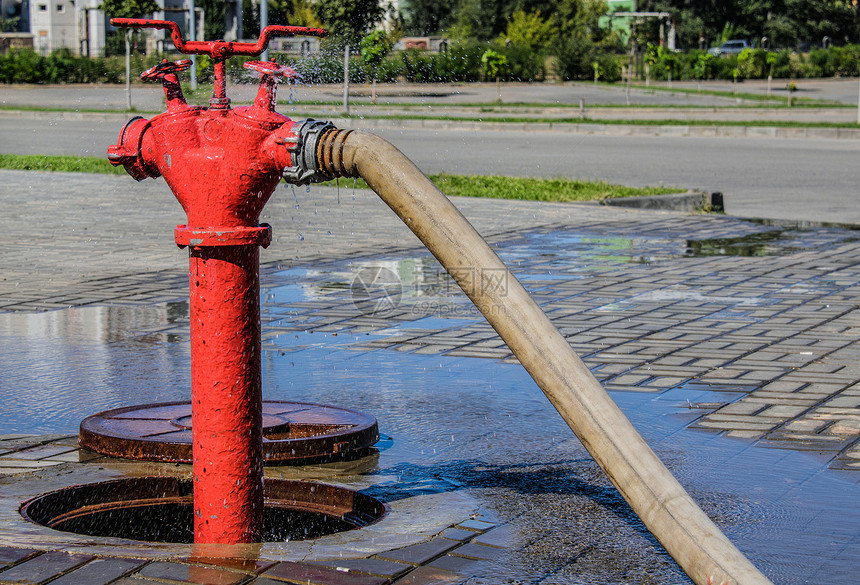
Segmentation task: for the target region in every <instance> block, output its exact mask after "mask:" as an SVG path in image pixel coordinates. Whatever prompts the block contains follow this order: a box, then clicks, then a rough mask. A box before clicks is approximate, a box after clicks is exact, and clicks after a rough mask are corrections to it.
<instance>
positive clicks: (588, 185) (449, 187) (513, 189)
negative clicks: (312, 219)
mask: <svg viewBox="0 0 860 585" xmlns="http://www.w3.org/2000/svg"><path fill="white" fill-rule="evenodd" d="M0 168H3V169H15V170H25V171H55V172H68V173H96V174H110V175H117V174H119V175H122V174H125V169H123V168H122V167H114V166H113V165H111V164H110V163H109V162H108V161H107V159H106V158H96V157H79V156H43V155H20V154H0ZM430 180H431V181H433V182H434V183H435V184H436V185H437V186H438V187H439V189H441V190H442V192H443V193H445V194H446V195H451V196H459V197H490V198H495V199H519V200H523V201H559V202H564V201H592V200H601V199H609V198H613V197H642V196H648V195H661V194H666V193H678V192H679V191H683V189H677V188H673V187H642V188H638V187H624V186H622V185H613V184H611V183H607V182H605V181H578V180H574V179H562V178H557V179H541V178H527V177H500V176H484V175H449V174H445V173H443V174H438V175H430ZM321 185H322V186H329V187H334V186H338V185H339V186H340V187H341V188H355V189H367V188H368V187H367V184H366V183H365V182H364V181H363V180H361V179H357V180H355V181H354V182H353V181H350V180H349V179H342V180H341V181H339V182H338V181H329V182H327V183H321Z"/></svg>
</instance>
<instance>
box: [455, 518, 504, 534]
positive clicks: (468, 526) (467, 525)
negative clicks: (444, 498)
mask: <svg viewBox="0 0 860 585" xmlns="http://www.w3.org/2000/svg"><path fill="white" fill-rule="evenodd" d="M495 526H496V524H495V523H494V522H485V521H484V520H477V519H474V518H473V519H471V520H466V521H465V522H460V523H459V524H458V525H457V526H456V528H463V529H465V530H474V531H476V532H486V531H487V530H490V529H491V528H495Z"/></svg>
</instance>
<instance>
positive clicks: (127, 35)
mask: <svg viewBox="0 0 860 585" xmlns="http://www.w3.org/2000/svg"><path fill="white" fill-rule="evenodd" d="M125 109H126V110H128V111H131V29H130V28H127V29H125Z"/></svg>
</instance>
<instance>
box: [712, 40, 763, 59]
mask: <svg viewBox="0 0 860 585" xmlns="http://www.w3.org/2000/svg"><path fill="white" fill-rule="evenodd" d="M751 48H752V45H750V44H749V43H748V42H746V41H744V40H732V41H726V42H725V43H723V44H722V45H720V46H719V47H711V48H710V49H708V53H710V54H711V55H715V56H717V57H719V56H721V55H737V54H738V53H740V52H741V51H743V50H744V49H751Z"/></svg>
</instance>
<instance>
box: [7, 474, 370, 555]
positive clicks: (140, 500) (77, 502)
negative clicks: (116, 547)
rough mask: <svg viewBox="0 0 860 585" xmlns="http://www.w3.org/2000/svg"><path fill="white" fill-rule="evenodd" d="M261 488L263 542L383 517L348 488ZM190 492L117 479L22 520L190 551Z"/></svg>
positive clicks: (148, 480) (39, 504)
mask: <svg viewBox="0 0 860 585" xmlns="http://www.w3.org/2000/svg"><path fill="white" fill-rule="evenodd" d="M263 486H264V488H263V491H264V497H265V516H264V528H263V542H285V541H289V540H307V539H311V538H318V537H320V536H326V535H329V534H335V533H337V532H344V531H347V530H354V529H356V528H361V527H363V526H367V525H368V524H372V523H373V522H376V521H377V520H379V519H380V518H382V516H383V515H385V505H384V504H383V503H382V502H380V501H379V500H377V499H375V498H372V497H370V496H367V495H365V494H362V493H359V492H355V491H352V490H348V489H346V488H342V487H337V486H332V485H327V484H319V483H311V482H306V481H294V480H286V479H266V480H265V481H264V483H263ZM192 490H193V487H192V482H191V480H190V479H179V478H175V477H140V478H130V479H118V480H113V481H106V482H101V483H93V484H87V485H79V486H72V487H68V488H64V489H61V490H57V491H54V492H49V493H46V494H42V495H40V496H36V497H35V498H33V499H31V500H28V501H27V502H25V503H24V504H23V505H22V506H21V515H22V516H23V517H24V518H26V519H27V520H30V521H31V522H35V523H36V524H41V525H42V526H47V527H48V528H53V529H54V530H60V531H63V532H72V533H75V534H84V535H88V536H101V537H107V538H124V539H130V540H143V541H149V542H170V543H191V542H193V541H194V517H193V504H192Z"/></svg>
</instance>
